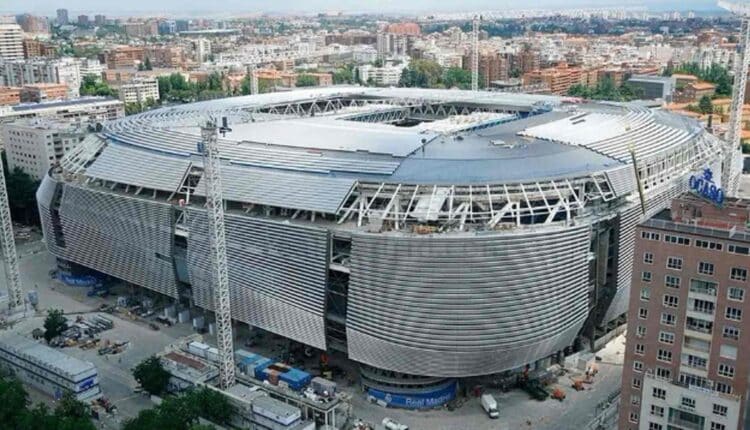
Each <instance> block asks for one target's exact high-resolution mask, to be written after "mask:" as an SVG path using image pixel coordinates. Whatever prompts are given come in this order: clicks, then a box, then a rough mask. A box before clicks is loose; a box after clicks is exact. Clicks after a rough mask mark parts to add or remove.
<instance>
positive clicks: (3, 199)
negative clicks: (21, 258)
mask: <svg viewBox="0 0 750 430" xmlns="http://www.w3.org/2000/svg"><path fill="white" fill-rule="evenodd" d="M0 242H2V249H3V260H4V261H5V277H6V278H7V281H8V308H9V309H10V311H11V312H13V311H14V310H18V309H20V308H21V307H22V306H23V292H22V291H23V290H22V288H21V274H20V272H19V271H18V254H17V253H16V242H15V238H14V236H13V220H12V219H11V218H10V206H9V204H8V188H7V187H6V185H5V172H4V171H3V164H2V163H0Z"/></svg>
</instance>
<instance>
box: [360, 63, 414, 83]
mask: <svg viewBox="0 0 750 430" xmlns="http://www.w3.org/2000/svg"><path fill="white" fill-rule="evenodd" d="M404 68H406V63H401V64H399V65H397V66H394V65H392V64H386V65H385V66H383V67H375V66H373V65H372V64H364V65H362V66H359V67H358V68H357V70H358V71H359V79H360V80H361V81H362V82H365V83H367V82H370V81H372V83H374V84H375V85H379V86H395V85H398V81H399V80H400V79H401V73H402V72H403V71H404Z"/></svg>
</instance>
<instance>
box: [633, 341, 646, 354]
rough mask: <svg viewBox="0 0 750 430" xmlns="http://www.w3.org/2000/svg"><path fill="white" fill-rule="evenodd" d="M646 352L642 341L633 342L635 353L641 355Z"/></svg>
mask: <svg viewBox="0 0 750 430" xmlns="http://www.w3.org/2000/svg"><path fill="white" fill-rule="evenodd" d="M645 352H646V345H644V344H642V343H636V344H635V353H636V354H638V355H643V354H644V353H645Z"/></svg>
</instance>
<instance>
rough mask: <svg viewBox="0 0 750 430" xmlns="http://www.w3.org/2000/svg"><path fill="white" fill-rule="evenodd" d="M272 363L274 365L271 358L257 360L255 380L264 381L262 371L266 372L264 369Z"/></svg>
mask: <svg viewBox="0 0 750 430" xmlns="http://www.w3.org/2000/svg"><path fill="white" fill-rule="evenodd" d="M273 363H276V360H273V359H271V358H266V359H263V360H259V361H257V362H256V363H255V372H254V373H255V379H260V380H261V381H263V380H265V375H264V374H263V371H264V370H266V368H267V367H268V366H270V365H272V364H273Z"/></svg>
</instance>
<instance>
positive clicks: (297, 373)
mask: <svg viewBox="0 0 750 430" xmlns="http://www.w3.org/2000/svg"><path fill="white" fill-rule="evenodd" d="M279 379H280V380H282V381H284V382H286V383H287V384H288V385H289V388H291V389H293V390H301V389H302V388H304V387H305V386H306V385H307V384H309V383H310V380H312V375H310V374H309V373H307V372H305V371H304V370H299V369H294V368H292V369H290V370H289V371H288V372H284V373H282V374H281V375H280V376H279Z"/></svg>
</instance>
